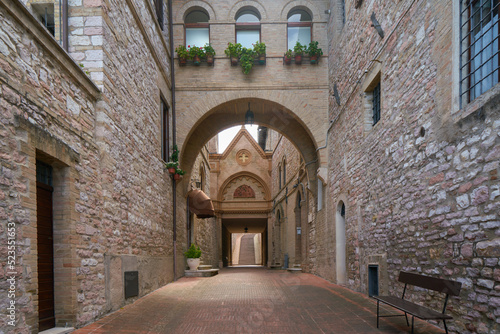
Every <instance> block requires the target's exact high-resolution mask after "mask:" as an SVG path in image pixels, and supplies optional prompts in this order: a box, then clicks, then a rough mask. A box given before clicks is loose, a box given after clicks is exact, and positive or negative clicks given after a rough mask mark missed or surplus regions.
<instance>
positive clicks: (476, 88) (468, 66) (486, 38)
mask: <svg viewBox="0 0 500 334" xmlns="http://www.w3.org/2000/svg"><path fill="white" fill-rule="evenodd" d="M499 11H500V0H461V1H460V19H461V20H460V30H461V41H460V45H461V49H460V60H461V65H460V102H461V105H462V106H463V105H465V104H467V103H469V102H471V101H473V100H474V99H476V98H477V97H478V96H480V95H481V94H483V93H484V92H486V91H487V90H489V89H490V88H492V87H493V86H494V85H496V84H497V83H498V82H499V77H500V70H499V48H498V39H499V37H498V36H499V35H500V34H499V32H500V25H499Z"/></svg>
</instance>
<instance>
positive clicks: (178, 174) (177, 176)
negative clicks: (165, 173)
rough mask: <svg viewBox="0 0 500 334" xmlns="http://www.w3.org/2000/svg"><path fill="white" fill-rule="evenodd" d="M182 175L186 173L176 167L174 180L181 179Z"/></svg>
mask: <svg viewBox="0 0 500 334" xmlns="http://www.w3.org/2000/svg"><path fill="white" fill-rule="evenodd" d="M184 174H186V172H185V171H183V170H182V169H180V168H179V167H177V168H176V169H175V174H174V180H180V179H182V176H183V175H184Z"/></svg>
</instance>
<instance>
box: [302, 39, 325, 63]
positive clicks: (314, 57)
mask: <svg viewBox="0 0 500 334" xmlns="http://www.w3.org/2000/svg"><path fill="white" fill-rule="evenodd" d="M306 52H307V54H308V55H309V57H311V64H316V63H317V62H318V61H319V57H321V56H322V55H323V50H322V49H321V48H319V47H318V41H312V42H311V43H309V47H308V48H307V50H306Z"/></svg>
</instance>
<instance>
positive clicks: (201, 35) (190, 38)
mask: <svg viewBox="0 0 500 334" xmlns="http://www.w3.org/2000/svg"><path fill="white" fill-rule="evenodd" d="M200 25H201V24H200ZM193 26H194V24H189V25H188V24H186V47H191V46H193V45H195V46H197V47H202V46H205V44H209V43H210V37H209V36H210V32H209V30H208V24H206V26H207V27H193Z"/></svg>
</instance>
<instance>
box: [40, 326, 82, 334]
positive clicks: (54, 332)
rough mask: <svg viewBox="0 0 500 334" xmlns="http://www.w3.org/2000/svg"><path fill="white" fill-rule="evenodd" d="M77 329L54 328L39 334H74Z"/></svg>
mask: <svg viewBox="0 0 500 334" xmlns="http://www.w3.org/2000/svg"><path fill="white" fill-rule="evenodd" d="M74 330H75V329H74V328H73V327H54V328H50V329H47V330H44V331H42V332H38V334H68V333H71V332H73V331H74Z"/></svg>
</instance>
